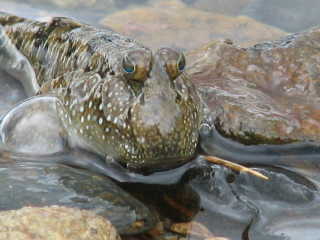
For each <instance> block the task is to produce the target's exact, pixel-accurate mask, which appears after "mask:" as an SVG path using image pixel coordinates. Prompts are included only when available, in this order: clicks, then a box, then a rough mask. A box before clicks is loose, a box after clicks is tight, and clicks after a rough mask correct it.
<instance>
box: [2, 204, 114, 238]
mask: <svg viewBox="0 0 320 240" xmlns="http://www.w3.org/2000/svg"><path fill="white" fill-rule="evenodd" d="M0 239H1V240H43V239H47V240H50V239H52V240H72V239H77V240H120V237H119V235H118V234H117V231H116V230H115V228H114V227H113V226H112V224H111V223H110V222H109V221H108V220H106V219H105V218H103V217H100V216H97V215H96V214H94V213H92V212H90V211H86V210H80V209H76V208H67V207H58V206H51V207H24V208H22V209H19V210H11V211H4V212H1V213H0Z"/></svg>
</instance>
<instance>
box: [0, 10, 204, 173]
mask: <svg viewBox="0 0 320 240" xmlns="http://www.w3.org/2000/svg"><path fill="white" fill-rule="evenodd" d="M0 24H2V25H3V26H4V27H5V30H6V33H7V35H8V36H9V37H10V39H11V40H12V41H13V43H14V44H15V45H16V47H17V48H18V50H20V51H21V52H22V53H23V54H24V55H25V56H26V57H27V58H28V59H29V61H30V62H31V64H32V66H33V67H34V69H35V72H36V76H37V80H38V83H39V85H40V92H39V94H51V95H54V96H56V97H57V98H58V99H59V100H60V101H59V106H58V109H59V115H60V118H61V120H62V121H63V124H64V125H65V126H66V127H67V129H68V130H69V135H70V142H71V144H75V145H80V146H81V147H84V148H85V149H89V150H90V151H94V152H96V153H98V154H100V155H103V156H105V157H106V159H115V160H117V161H119V162H120V163H121V164H122V165H125V166H126V167H128V168H130V169H134V170H149V171H150V170H152V171H154V170H159V169H164V168H172V167H174V166H177V165H180V164H182V163H184V162H187V161H189V160H190V159H192V158H193V156H194V154H195V150H196V147H197V144H198V131H199V127H200V121H201V118H202V112H201V103H200V99H199V96H198V93H197V91H196V90H195V87H194V85H193V84H192V83H191V81H190V79H189V78H188V76H187V75H186V74H185V73H184V71H183V70H184V66H185V58H184V55H183V53H181V52H179V51H175V50H173V49H170V48H161V49H159V50H158V51H157V52H156V53H154V54H152V52H151V50H150V49H148V48H146V47H144V46H143V45H141V44H139V43H137V42H135V41H134V40H132V39H129V38H126V37H123V36H121V35H120V34H117V33H115V32H113V31H111V30H98V29H96V28H94V27H91V26H88V25H84V24H80V23H77V22H74V21H73V20H70V19H66V18H53V19H52V20H51V21H50V22H35V21H30V20H26V19H23V18H19V17H16V16H12V15H7V14H0Z"/></svg>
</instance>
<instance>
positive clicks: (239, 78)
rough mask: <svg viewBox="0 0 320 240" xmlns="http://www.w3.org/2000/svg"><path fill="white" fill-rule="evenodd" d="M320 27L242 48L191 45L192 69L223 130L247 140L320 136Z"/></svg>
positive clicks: (279, 141)
mask: <svg viewBox="0 0 320 240" xmlns="http://www.w3.org/2000/svg"><path fill="white" fill-rule="evenodd" d="M319 44H320V30H319V29H313V30H311V31H308V32H304V33H299V34H294V35H289V36H288V37H286V38H284V39H283V40H279V41H274V42H268V43H265V44H257V45H255V46H254V47H250V48H239V47H237V46H234V45H232V44H231V42H228V41H227V42H226V41H225V42H223V41H216V42H211V43H210V44H208V45H206V46H204V47H202V48H200V49H198V50H195V51H191V52H190V53H189V56H188V58H189V59H188V60H189V62H190V65H189V66H190V67H189V70H188V71H189V74H190V75H191V78H192V80H193V81H194V82H195V83H196V84H197V85H198V86H199V88H200V89H202V90H201V92H202V94H203V97H204V99H205V102H206V103H207V104H208V106H209V109H210V111H211V113H212V115H213V118H214V123H215V125H216V128H217V129H218V131H220V132H221V133H223V134H224V135H225V136H228V137H231V138H233V139H236V140H237V141H239V142H242V143H244V144H262V143H269V144H282V143H289V142H295V141H315V142H319V140H320V128H319V126H320V125H319V124H320V112H319V103H320V98H319V93H320V89H319V76H320V68H319V61H320V58H319V55H320V51H319V46H320V45H319Z"/></svg>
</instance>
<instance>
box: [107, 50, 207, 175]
mask: <svg viewBox="0 0 320 240" xmlns="http://www.w3.org/2000/svg"><path fill="white" fill-rule="evenodd" d="M185 66H186V60H185V56H184V54H183V53H182V52H180V51H177V50H173V49H171V48H161V49H159V50H158V51H157V52H156V53H154V54H153V55H152V54H151V51H149V50H147V49H137V50H129V51H125V52H124V53H123V54H122V56H121V58H118V59H117V61H116V62H114V63H113V65H111V68H112V71H111V72H110V76H109V77H108V80H107V81H105V82H104V85H103V90H102V105H103V112H104V117H105V119H106V122H107V124H108V122H109V123H110V124H109V127H107V132H108V133H109V134H108V136H106V138H109V139H110V140H111V141H110V144H111V145H112V149H113V154H114V156H113V157H114V158H115V159H116V160H118V161H119V162H120V163H121V164H123V165H125V166H126V167H128V168H130V169H134V170H138V171H139V170H147V171H156V170H160V169H165V168H172V167H175V166H178V165H180V164H182V163H184V162H187V161H189V160H190V159H191V158H192V157H193V156H194V154H195V150H196V146H197V143H198V129H199V124H200V118H201V112H200V100H199V96H198V94H197V92H196V90H195V87H194V85H193V84H192V82H191V80H190V79H189V78H188V76H187V74H186V73H185ZM112 139H113V140H112Z"/></svg>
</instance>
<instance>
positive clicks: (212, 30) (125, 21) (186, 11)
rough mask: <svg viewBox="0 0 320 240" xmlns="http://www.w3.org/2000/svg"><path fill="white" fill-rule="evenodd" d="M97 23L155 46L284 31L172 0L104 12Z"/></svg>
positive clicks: (258, 37) (241, 39)
mask: <svg viewBox="0 0 320 240" xmlns="http://www.w3.org/2000/svg"><path fill="white" fill-rule="evenodd" d="M101 24H103V25H105V26H108V27H111V28H112V29H114V30H115V31H117V32H120V33H123V34H125V35H128V36H131V37H132V38H134V39H136V40H139V41H141V42H143V43H144V44H146V45H148V46H151V47H154V48H158V47H160V46H176V47H180V48H184V49H192V48H195V47H199V46H201V45H202V44H204V43H206V42H208V41H210V40H213V39H225V38H231V39H236V41H237V44H240V45H241V46H250V45H252V44H255V43H257V42H260V41H266V40H270V39H277V38H279V37H281V36H284V35H285V33H284V32H283V31H281V30H279V29H277V28H273V27H270V26H268V25H264V24H261V23H259V22H257V21H255V20H253V19H251V18H248V17H245V16H238V17H229V16H224V15H221V14H214V13H211V12H207V11H202V10H198V9H194V8H191V7H188V6H187V5H185V4H183V3H182V2H180V1H178V0H175V1H172V0H167V1H159V2H156V3H154V4H153V5H150V6H146V7H139V8H133V9H130V10H124V11H120V12H116V13H114V14H112V15H110V16H107V17H106V18H105V19H104V20H103V21H102V22H101Z"/></svg>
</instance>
